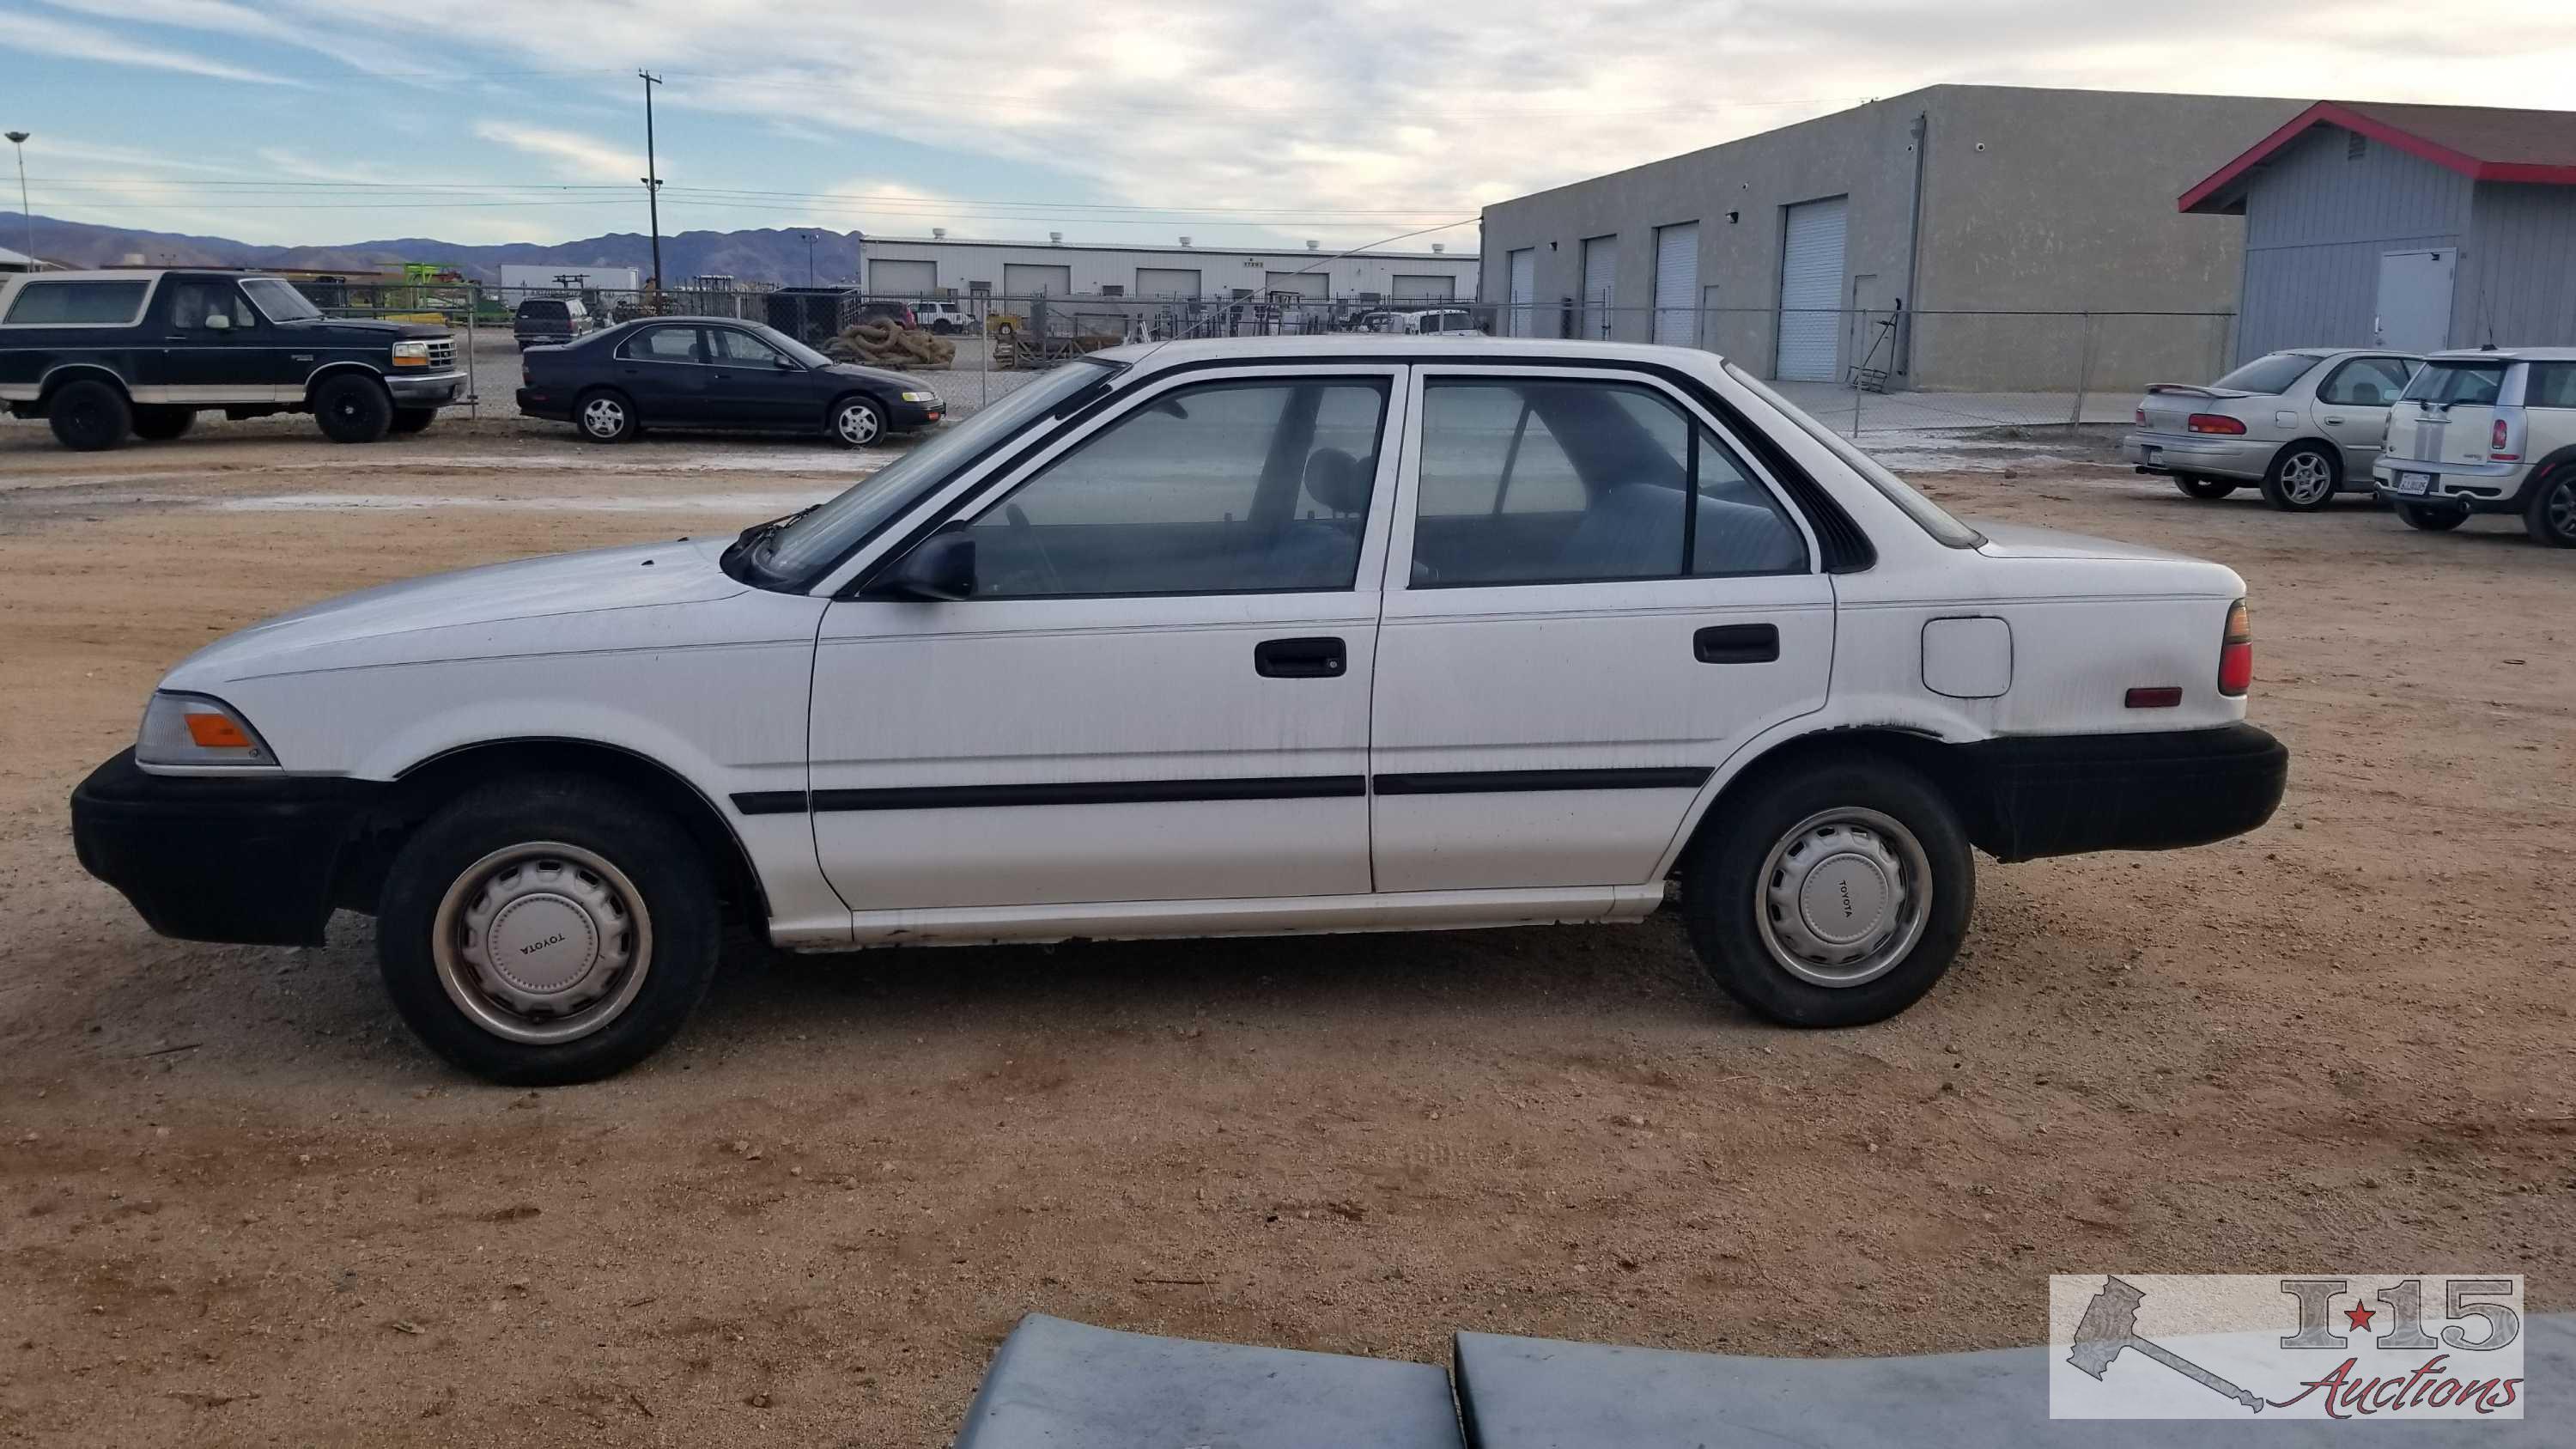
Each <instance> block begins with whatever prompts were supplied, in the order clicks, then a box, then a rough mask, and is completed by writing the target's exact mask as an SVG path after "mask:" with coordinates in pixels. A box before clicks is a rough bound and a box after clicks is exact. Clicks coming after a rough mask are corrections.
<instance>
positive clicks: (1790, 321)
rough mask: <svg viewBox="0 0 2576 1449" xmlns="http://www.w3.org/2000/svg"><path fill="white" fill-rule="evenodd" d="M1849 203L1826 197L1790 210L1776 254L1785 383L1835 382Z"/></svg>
mask: <svg viewBox="0 0 2576 1449" xmlns="http://www.w3.org/2000/svg"><path fill="white" fill-rule="evenodd" d="M1850 213H1851V204H1850V199H1849V198H1847V197H1841V196H1835V197H1828V198H1827V199H1825V200H1823V201H1810V202H1808V203H1806V204H1805V205H1803V206H1793V207H1790V208H1789V221H1788V226H1787V228H1786V231H1785V239H1784V242H1783V245H1782V248H1781V252H1780V365H1779V367H1778V368H1777V369H1775V372H1776V375H1777V376H1779V377H1780V378H1781V379H1783V380H1785V381H1788V382H1831V381H1833V380H1834V342H1835V339H1837V338H1839V337H1840V336H1841V335H1842V305H1843V301H1842V293H1843V222H1844V219H1845V218H1846V217H1847V216H1849V215H1850Z"/></svg>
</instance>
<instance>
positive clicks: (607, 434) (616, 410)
mask: <svg viewBox="0 0 2576 1449" xmlns="http://www.w3.org/2000/svg"><path fill="white" fill-rule="evenodd" d="M581 425H582V426H583V427H585V428H588V429H590V431H591V435H592V436H593V437H600V438H613V437H616V436H617V430H618V429H620V428H622V427H625V426H626V409H624V408H622V407H619V406H618V405H617V403H616V400H615V399H613V398H604V397H595V398H592V399H591V400H590V401H588V402H586V403H584V404H582V406H581Z"/></svg>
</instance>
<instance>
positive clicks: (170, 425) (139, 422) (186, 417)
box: [134, 407, 197, 443]
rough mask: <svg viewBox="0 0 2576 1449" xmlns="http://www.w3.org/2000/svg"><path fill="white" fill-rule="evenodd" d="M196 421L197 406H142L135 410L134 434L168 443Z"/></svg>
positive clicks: (149, 440) (148, 440) (148, 439)
mask: <svg viewBox="0 0 2576 1449" xmlns="http://www.w3.org/2000/svg"><path fill="white" fill-rule="evenodd" d="M196 421H197V410H196V409H195V408H172V407H140V408H136V409H135V410H134V436H136V437H138V438H141V439H144V440H145V441H147V442H153V443H166V442H169V441H170V440H171V439H173V438H176V437H179V436H181V435H182V434H184V433H186V432H187V431H188V429H189V428H190V427H191V426H192V425H194V424H195V422H196Z"/></svg>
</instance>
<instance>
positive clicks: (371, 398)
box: [313, 372, 394, 443]
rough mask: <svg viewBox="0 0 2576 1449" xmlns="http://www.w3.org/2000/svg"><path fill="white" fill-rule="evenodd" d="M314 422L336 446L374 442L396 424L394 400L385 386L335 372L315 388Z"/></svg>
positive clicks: (350, 374) (373, 381)
mask: <svg viewBox="0 0 2576 1449" xmlns="http://www.w3.org/2000/svg"><path fill="white" fill-rule="evenodd" d="M313 420H314V421H315V422H317V423H319V424H321V425H322V436H324V437H326V438H329V439H330V440H331V441H332V442H335V443H373V442H377V441H380V440H381V439H383V437H384V435H385V434H386V433H387V432H389V431H391V430H392V428H393V425H394V400H393V397H392V395H391V394H389V393H387V392H386V391H385V385H384V384H383V383H381V382H378V381H376V380H375V379H374V378H372V377H368V376H366V375H364V374H362V373H355V372H342V373H335V374H333V375H332V376H330V377H326V378H324V379H322V381H321V383H320V384H319V385H318V386H316V387H315V388H314V389H313Z"/></svg>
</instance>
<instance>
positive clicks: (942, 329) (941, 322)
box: [930, 317, 957, 337]
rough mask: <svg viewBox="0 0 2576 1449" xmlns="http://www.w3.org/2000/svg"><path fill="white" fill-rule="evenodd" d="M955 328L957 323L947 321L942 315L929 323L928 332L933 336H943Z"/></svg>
mask: <svg viewBox="0 0 2576 1449" xmlns="http://www.w3.org/2000/svg"><path fill="white" fill-rule="evenodd" d="M956 330H957V324H956V323H954V322H951V321H949V320H948V319H947V318H945V317H942V318H940V319H938V320H937V321H935V322H933V323H931V324H930V333H931V335H932V336H934V337H945V336H947V335H948V334H949V333H951V332H954V331H956Z"/></svg>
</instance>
